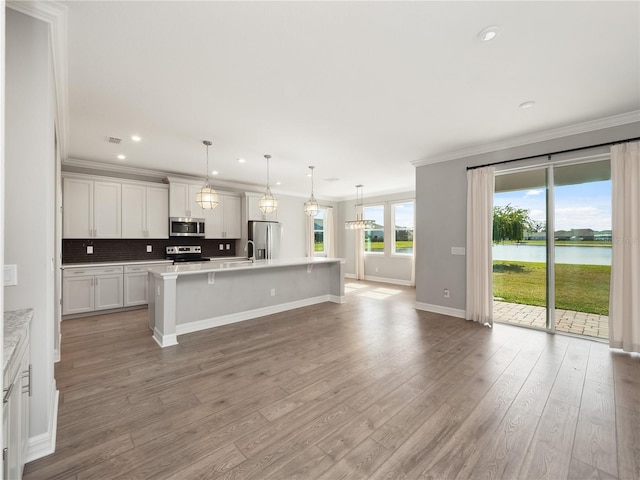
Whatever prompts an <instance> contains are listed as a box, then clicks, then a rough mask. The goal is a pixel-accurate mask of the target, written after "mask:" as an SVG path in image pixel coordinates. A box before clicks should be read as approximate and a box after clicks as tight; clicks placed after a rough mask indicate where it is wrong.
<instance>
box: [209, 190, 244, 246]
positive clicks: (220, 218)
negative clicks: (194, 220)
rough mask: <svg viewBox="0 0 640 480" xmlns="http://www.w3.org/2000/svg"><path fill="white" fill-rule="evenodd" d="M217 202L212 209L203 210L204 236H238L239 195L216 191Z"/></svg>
mask: <svg viewBox="0 0 640 480" xmlns="http://www.w3.org/2000/svg"><path fill="white" fill-rule="evenodd" d="M218 202H219V203H218V206H217V207H216V208H214V209H213V210H205V211H204V212H205V213H204V218H205V230H204V231H205V235H206V238H240V237H241V236H242V235H241V234H242V231H241V230H242V221H241V211H240V205H241V202H240V197H238V196H236V195H227V194H224V193H220V192H218Z"/></svg>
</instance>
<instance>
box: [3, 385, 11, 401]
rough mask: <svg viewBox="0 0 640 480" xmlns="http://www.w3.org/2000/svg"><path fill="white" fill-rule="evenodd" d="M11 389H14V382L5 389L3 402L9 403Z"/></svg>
mask: <svg viewBox="0 0 640 480" xmlns="http://www.w3.org/2000/svg"><path fill="white" fill-rule="evenodd" d="M11 390H13V383H12V384H11V385H9V386H8V387H7V388H5V389H4V397H3V398H2V403H9V397H10V396H11Z"/></svg>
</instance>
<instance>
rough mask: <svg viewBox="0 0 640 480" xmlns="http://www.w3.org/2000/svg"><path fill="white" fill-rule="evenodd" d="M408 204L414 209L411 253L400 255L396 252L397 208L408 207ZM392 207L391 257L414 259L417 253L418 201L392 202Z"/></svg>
mask: <svg viewBox="0 0 640 480" xmlns="http://www.w3.org/2000/svg"><path fill="white" fill-rule="evenodd" d="M407 204H411V205H412V208H413V225H412V232H413V235H412V239H411V253H398V252H396V234H397V231H398V230H397V228H396V207H397V206H398V205H407ZM390 207H391V212H390V215H391V226H390V228H391V237H392V238H391V240H392V244H391V256H392V257H401V258H408V257H413V255H414V253H415V251H416V244H415V231H416V201H415V200H400V201H396V202H391V203H390Z"/></svg>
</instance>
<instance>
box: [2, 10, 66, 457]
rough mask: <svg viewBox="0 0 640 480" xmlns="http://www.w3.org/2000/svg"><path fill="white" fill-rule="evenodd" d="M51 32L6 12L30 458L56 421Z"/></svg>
mask: <svg viewBox="0 0 640 480" xmlns="http://www.w3.org/2000/svg"><path fill="white" fill-rule="evenodd" d="M50 62H51V58H50V46H49V27H48V25H47V24H45V23H44V22H41V21H39V20H36V19H34V18H32V17H29V16H26V15H23V14H21V13H18V12H16V11H14V10H11V9H7V10H6V71H5V73H6V93H5V95H6V97H5V100H6V103H5V118H6V120H5V125H6V128H5V185H4V192H5V229H4V231H5V251H4V257H5V264H16V265H17V266H18V285H16V286H10V287H5V288H4V298H5V304H4V308H5V310H17V309H22V308H33V309H34V317H33V322H32V324H31V354H30V358H31V363H32V365H33V396H32V397H31V416H30V420H31V426H30V452H29V456H30V457H31V455H32V448H33V444H34V437H37V438H36V439H35V443H36V444H37V443H38V442H41V443H42V444H41V445H36V446H35V448H36V450H38V449H39V448H45V449H46V444H47V442H48V441H50V440H51V439H52V437H51V435H52V434H53V432H52V431H51V430H50V429H51V428H52V427H53V425H52V420H53V418H52V417H54V416H55V412H54V410H53V405H54V402H55V380H54V378H53V364H54V351H53V350H54V322H55V315H54V281H55V280H54V272H53V270H54V268H53V259H54V255H55V253H54V249H55V237H54V231H55V207H54V205H55V145H54V91H53V81H52V69H51V63H50Z"/></svg>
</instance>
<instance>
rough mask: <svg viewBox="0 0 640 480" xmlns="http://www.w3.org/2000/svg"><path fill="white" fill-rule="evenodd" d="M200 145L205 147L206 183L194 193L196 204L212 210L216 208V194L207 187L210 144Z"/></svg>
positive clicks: (204, 141) (204, 142)
mask: <svg viewBox="0 0 640 480" xmlns="http://www.w3.org/2000/svg"><path fill="white" fill-rule="evenodd" d="M202 143H203V144H204V145H205V146H206V147H207V181H206V182H205V184H204V186H203V187H202V188H201V189H200V190H199V191H198V192H197V193H196V203H197V204H198V205H200V207H202V208H204V209H205V210H213V209H214V208H216V207H217V206H218V203H219V202H218V194H217V193H216V191H215V190H214V189H213V187H212V186H211V185H209V147H210V146H211V145H212V143H211V142H210V141H209V140H203V141H202Z"/></svg>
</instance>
